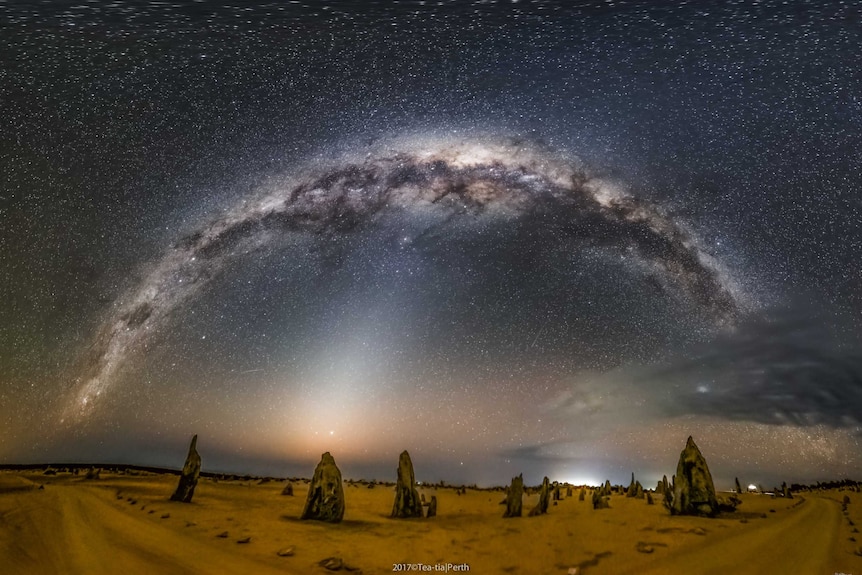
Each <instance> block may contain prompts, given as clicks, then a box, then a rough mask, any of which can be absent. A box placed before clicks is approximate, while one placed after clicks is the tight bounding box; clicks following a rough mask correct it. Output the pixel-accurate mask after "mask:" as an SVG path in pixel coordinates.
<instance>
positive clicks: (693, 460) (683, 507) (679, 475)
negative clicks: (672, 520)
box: [671, 436, 718, 517]
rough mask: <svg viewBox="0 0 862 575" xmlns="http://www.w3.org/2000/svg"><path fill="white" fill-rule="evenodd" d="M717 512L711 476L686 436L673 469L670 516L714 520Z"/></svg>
mask: <svg viewBox="0 0 862 575" xmlns="http://www.w3.org/2000/svg"><path fill="white" fill-rule="evenodd" d="M716 513H718V500H717V499H716V497H715V485H714V484H713V482H712V474H711V473H710V472H709V467H708V466H707V464H706V459H704V457H703V455H702V454H701V453H700V449H698V448H697V445H696V444H695V443H694V439H692V438H691V436H689V438H688V441H687V442H686V444H685V449H683V451H682V453H680V455H679V463H678V464H677V466H676V476H675V478H674V489H673V502H672V507H671V514H673V515H701V516H706V517H714V516H715V515H716Z"/></svg>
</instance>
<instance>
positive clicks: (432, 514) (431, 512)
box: [426, 495, 437, 517]
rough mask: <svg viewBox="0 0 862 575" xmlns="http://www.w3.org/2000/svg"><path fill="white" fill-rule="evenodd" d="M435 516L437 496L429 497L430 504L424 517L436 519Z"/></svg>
mask: <svg viewBox="0 0 862 575" xmlns="http://www.w3.org/2000/svg"><path fill="white" fill-rule="evenodd" d="M436 516H437V496H436V495H432V496H431V502H430V503H429V504H428V515H426V517H436Z"/></svg>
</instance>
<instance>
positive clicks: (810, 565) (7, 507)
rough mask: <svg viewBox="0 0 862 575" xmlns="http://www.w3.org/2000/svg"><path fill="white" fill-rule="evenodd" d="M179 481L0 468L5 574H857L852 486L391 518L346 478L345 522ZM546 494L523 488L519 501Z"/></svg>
mask: <svg viewBox="0 0 862 575" xmlns="http://www.w3.org/2000/svg"><path fill="white" fill-rule="evenodd" d="M176 483H177V477H176V476H175V475H167V474H165V475H156V474H143V475H130V474H116V473H115V474H111V473H107V472H104V471H103V472H102V474H101V479H99V480H86V479H84V478H83V475H81V476H75V475H72V474H68V473H59V474H57V475H52V476H45V475H42V473H40V472H32V473H21V472H3V473H0V565H2V566H3V569H2V571H3V573H7V574H19V573H20V574H27V575H32V574H40V573H46V574H47V573H51V574H53V573H68V574H75V573H87V574H98V573H122V574H124V575H131V574H135V573H160V574H170V573H205V574H209V573H212V574H217V573H237V574H239V573H243V574H247V573H259V574H266V573H282V574H284V573H294V574H302V575H306V574H316V573H317V574H324V573H332V572H333V571H328V570H326V569H325V568H324V567H322V566H320V565H319V562H320V561H321V560H323V559H325V558H328V557H338V558H340V559H341V560H342V561H343V563H344V564H345V566H346V568H355V569H356V571H347V570H346V568H343V569H342V571H341V572H348V573H358V572H360V571H361V572H362V573H364V574H378V573H392V572H422V571H417V570H411V571H408V568H406V566H405V568H403V570H401V571H399V569H402V568H400V567H398V564H413V565H416V564H420V563H421V564H423V565H426V566H428V567H427V568H426V569H431V571H428V570H426V571H425V572H438V573H439V572H444V571H439V570H438V571H435V570H433V569H435V566H437V565H441V566H444V565H446V564H452V565H453V566H456V565H457V566H464V565H466V566H468V567H469V572H470V573H483V574H484V573H487V574H505V573H521V574H554V573H560V574H574V573H577V574H578V575H582V574H599V573H611V574H627V573H630V574H635V573H637V574H660V573H668V574H677V573H680V574H710V573H716V574H718V573H721V574H727V573H734V574H746V573H751V574H757V575H763V574H766V573H810V574H816V573H823V574H828V575H831V574H833V573H849V574H862V556H858V555H856V554H855V551H856V550H857V549H858V548H859V546H860V545H862V536H860V535H862V534H860V533H858V532H857V531H856V525H862V494H860V493H856V492H854V491H851V490H845V491H839V490H830V491H822V492H804V493H799V494H797V495H796V496H795V497H794V498H793V499H784V498H780V497H779V498H773V497H771V496H769V495H760V494H743V495H742V496H741V499H742V505H741V506H740V507H739V508H738V510H737V511H736V512H735V513H733V514H728V515H725V516H721V517H718V518H712V519H710V518H701V517H683V516H671V515H670V514H669V513H668V512H667V510H666V509H665V508H664V507H663V506H662V504H661V496H656V504H655V505H647V503H646V502H645V500H643V499H635V498H626V497H625V496H624V495H614V496H612V497H611V500H610V506H611V508H610V509H602V510H594V509H593V508H592V505H591V504H590V502H589V497H587V500H586V501H579V500H578V490H577V489H576V490H575V491H574V497H571V498H564V499H563V500H562V501H559V502H558V503H557V504H556V505H554V504H552V506H551V507H550V508H549V511H548V513H547V514H546V515H542V516H539V517H520V518H508V519H504V518H503V517H502V514H503V506H502V505H500V501H501V500H502V499H503V497H504V494H503V492H502V491H483V490H472V489H467V491H466V494H464V495H458V494H457V493H456V490H455V489H454V488H436V489H435V488H429V487H427V486H422V487H420V489H419V491H420V493H422V494H424V495H425V497H426V498H430V496H431V495H436V496H437V500H438V516H437V517H434V518H431V519H422V518H414V519H392V518H390V517H389V513H390V512H391V509H392V503H393V497H394V488H393V487H392V486H386V485H376V486H375V487H374V488H368V487H366V486H365V485H358V484H357V485H350V484H347V483H345V486H344V494H345V501H346V512H345V515H344V521H343V522H341V523H339V524H328V523H321V522H316V521H300V520H299V519H298V517H299V516H300V514H301V512H302V507H303V504H304V502H305V496H306V493H307V489H308V486H307V484H306V483H305V482H302V481H300V482H297V483H296V484H295V490H294V492H295V495H294V496H285V495H281V491H282V489H283V488H284V485H285V483H284V482H283V481H269V482H263V483H261V482H260V480H257V479H255V480H251V481H248V480H246V481H238V480H233V481H225V480H222V481H215V480H213V479H212V478H201V480H200V483H199V484H198V487H197V491H196V492H195V498H194V500H193V501H192V502H191V503H181V502H174V501H170V500H169V497H170V495H171V493H172V492H173V490H174V489H175V487H176ZM40 486H43V488H41V489H40V488H39V487H40ZM563 494H565V490H563ZM845 496H848V497H849V499H850V503H849V504H848V505H847V506H846V512H844V511H842V501H843V498H844V497H845ZM537 501H538V494H536V493H534V492H531V493H530V494H528V495H525V496H524V508H525V509H530V508H531V507H532V506H534V505H535V504H536V502H537ZM856 539H858V541H856ZM289 548H292V553H288V554H287V555H286V556H280V555H279V554H278V552H279V551H282V552H283V553H284V552H286V550H288V549H289ZM462 569H463V567H462ZM450 572H453V571H450Z"/></svg>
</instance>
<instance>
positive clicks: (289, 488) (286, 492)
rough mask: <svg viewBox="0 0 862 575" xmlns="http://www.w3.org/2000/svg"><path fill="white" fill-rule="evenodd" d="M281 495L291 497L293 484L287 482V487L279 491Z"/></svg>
mask: <svg viewBox="0 0 862 575" xmlns="http://www.w3.org/2000/svg"><path fill="white" fill-rule="evenodd" d="M281 494H282V495H290V496H291V497H293V483H291V482H290V481H288V482H287V485H285V486H284V489H282V490H281Z"/></svg>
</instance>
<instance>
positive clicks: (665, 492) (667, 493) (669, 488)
mask: <svg viewBox="0 0 862 575" xmlns="http://www.w3.org/2000/svg"><path fill="white" fill-rule="evenodd" d="M675 479H676V477H675V476H674V480H675ZM660 491H661V493H662V504H663V505H664V506H665V508H667V510H668V511H670V512H671V513H673V485H671V484H668V482H667V475H663V476H662V478H661V489H660Z"/></svg>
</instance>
